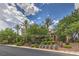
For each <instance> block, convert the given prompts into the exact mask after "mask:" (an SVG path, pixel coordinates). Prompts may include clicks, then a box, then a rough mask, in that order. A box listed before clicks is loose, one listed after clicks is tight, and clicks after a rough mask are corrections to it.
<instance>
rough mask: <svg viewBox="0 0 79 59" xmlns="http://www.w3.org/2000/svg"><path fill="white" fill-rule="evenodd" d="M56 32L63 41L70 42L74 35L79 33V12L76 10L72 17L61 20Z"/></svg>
mask: <svg viewBox="0 0 79 59" xmlns="http://www.w3.org/2000/svg"><path fill="white" fill-rule="evenodd" d="M55 30H56V33H57V34H58V35H59V37H60V39H61V40H63V41H67V42H68V41H69V40H70V37H72V35H73V33H74V32H76V31H77V32H78V31H79V11H78V10H75V11H74V12H73V13H72V14H71V15H69V16H66V17H64V18H63V19H62V20H60V21H59V23H58V25H57V27H56V29H55ZM62 37H63V38H62ZM68 38H69V39H68Z"/></svg>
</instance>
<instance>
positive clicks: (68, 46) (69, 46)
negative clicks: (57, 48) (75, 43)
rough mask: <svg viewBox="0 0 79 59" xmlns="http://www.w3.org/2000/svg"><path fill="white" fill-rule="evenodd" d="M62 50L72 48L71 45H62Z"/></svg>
mask: <svg viewBox="0 0 79 59" xmlns="http://www.w3.org/2000/svg"><path fill="white" fill-rule="evenodd" d="M64 48H72V46H71V45H64Z"/></svg>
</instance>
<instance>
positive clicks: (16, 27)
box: [15, 24, 20, 35]
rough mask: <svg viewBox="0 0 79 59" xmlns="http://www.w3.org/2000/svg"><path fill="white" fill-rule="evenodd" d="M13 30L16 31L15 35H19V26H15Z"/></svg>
mask: <svg viewBox="0 0 79 59" xmlns="http://www.w3.org/2000/svg"><path fill="white" fill-rule="evenodd" d="M15 29H16V30H17V35H19V30H20V26H19V25H18V24H17V25H16V26H15Z"/></svg>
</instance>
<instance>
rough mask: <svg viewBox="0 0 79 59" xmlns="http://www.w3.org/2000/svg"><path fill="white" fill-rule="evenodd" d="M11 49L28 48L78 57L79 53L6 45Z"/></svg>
mask: <svg viewBox="0 0 79 59" xmlns="http://www.w3.org/2000/svg"><path fill="white" fill-rule="evenodd" d="M5 46H9V47H17V48H28V49H35V50H42V51H50V52H59V53H66V54H73V55H78V56H79V52H74V51H71V52H70V51H57V50H48V49H42V48H32V47H26V46H16V45H5Z"/></svg>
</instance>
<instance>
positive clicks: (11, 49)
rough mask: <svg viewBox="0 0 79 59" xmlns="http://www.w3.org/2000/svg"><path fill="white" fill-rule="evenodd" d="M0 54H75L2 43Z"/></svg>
mask: <svg viewBox="0 0 79 59" xmlns="http://www.w3.org/2000/svg"><path fill="white" fill-rule="evenodd" d="M0 56H75V55H72V54H65V53H59V52H50V51H41V50H35V49H29V48H18V47H9V46H4V45H0Z"/></svg>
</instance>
